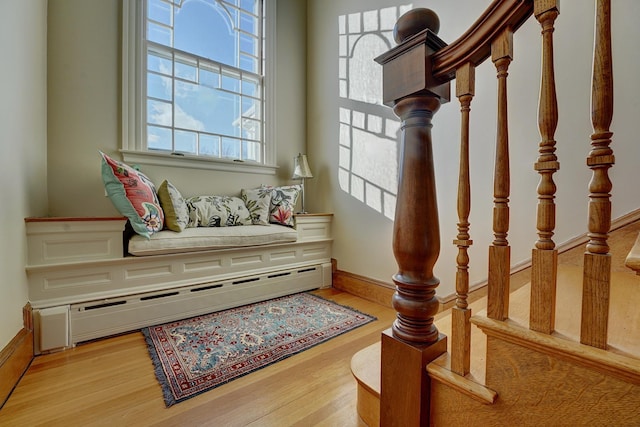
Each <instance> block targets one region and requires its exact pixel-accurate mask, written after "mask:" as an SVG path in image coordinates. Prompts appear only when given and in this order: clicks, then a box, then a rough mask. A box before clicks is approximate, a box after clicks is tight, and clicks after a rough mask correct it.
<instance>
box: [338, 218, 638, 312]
mask: <svg viewBox="0 0 640 427" xmlns="http://www.w3.org/2000/svg"><path fill="white" fill-rule="evenodd" d="M638 220H640V209H636V210H634V211H632V212H629V213H627V214H625V215H623V216H621V217H619V218H617V219H615V220H613V221H612V222H611V231H615V230H618V229H620V228H622V227H625V226H627V225H629V224H631V223H633V222H636V221H638ZM588 241H589V238H588V237H587V233H584V234H581V235H579V236H576V237H574V238H572V239H569V240H567V241H565V242H563V243H561V244H559V245H558V246H557V250H558V253H559V254H561V253H564V252H567V251H569V250H571V249H575V248H577V247H578V246H580V245H584V244H586V243H587V242H588ZM332 263H333V287H334V288H336V289H339V290H341V291H344V292H348V293H350V294H352V295H356V296H358V297H360V298H363V299H366V300H368V301H373V302H375V303H378V304H381V305H384V306H385V307H391V297H392V296H393V293H394V292H395V286H394V285H393V283H391V282H389V283H387V282H383V281H381V280H376V279H371V278H368V277H364V276H360V275H358V274H353V273H349V272H346V271H342V270H339V269H338V268H337V262H336V260H335V259H333V260H332ZM529 267H531V259H527V260H524V261H522V262H520V263H518V264H516V265H514V266H513V267H511V274H512V275H514V274H516V273H520V272H522V271H524V270H527V269H528V268H529ZM528 281H529V280H525V279H523V280H518V281H517V282H514V281H512V287H511V291H512V292H513V291H514V290H516V289H518V288H519V287H520V286H521V285H524V284H526V283H527V282H528ZM486 295H487V281H486V280H483V281H480V282H478V283H475V284H474V285H472V286H471V287H470V288H469V296H468V299H467V301H468V302H470V303H471V302H473V301H476V300H478V299H480V298H482V297H484V296H486ZM439 299H440V311H444V310H448V309H449V308H451V307H453V306H454V305H455V302H456V294H455V293H453V294H450V295H445V296H442V297H439Z"/></svg>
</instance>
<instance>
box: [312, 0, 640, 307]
mask: <svg viewBox="0 0 640 427" xmlns="http://www.w3.org/2000/svg"><path fill="white" fill-rule="evenodd" d="M489 3H490V1H489V0H484V1H478V0H458V1H455V2H452V1H447V0H431V1H424V0H414V1H412V2H409V1H407V2H400V1H397V0H371V1H370V0H366V1H365V0H343V1H340V2H338V1H332V2H327V1H326V0H309V1H308V24H309V25H308V28H309V31H308V59H307V60H308V70H309V71H308V73H309V85H308V88H307V90H308V106H307V108H308V130H307V139H308V151H309V157H310V159H311V160H312V161H313V164H312V167H313V168H314V170H319V171H320V172H321V174H320V175H319V176H317V177H316V178H314V179H312V180H309V181H308V189H309V193H310V196H309V198H308V199H307V200H308V205H309V207H310V208H311V209H312V210H328V211H332V212H334V213H335V214H336V216H335V228H334V230H335V242H334V257H335V258H336V259H337V260H338V268H339V269H341V270H345V271H349V272H352V273H356V274H360V275H363V276H367V277H371V278H375V279H379V280H383V281H386V282H390V278H391V276H392V275H393V274H394V273H395V272H396V271H397V266H396V263H395V259H394V257H393V254H392V251H391V239H392V230H393V221H392V219H391V218H392V217H393V215H392V213H390V212H389V209H388V208H387V207H385V205H384V201H385V200H390V199H391V197H390V195H388V194H385V192H386V190H385V186H388V185H389V181H394V179H395V178H396V175H394V174H395V173H397V172H396V171H397V154H398V153H397V150H398V144H397V143H396V142H395V141H397V135H396V134H395V133H394V132H393V127H392V126H389V127H387V126H386V125H384V126H382V127H381V126H380V123H385V124H386V123H388V120H389V119H392V118H393V116H392V115H391V113H390V110H389V109H388V108H386V107H382V106H381V105H380V101H379V99H380V98H379V97H377V98H376V99H377V101H376V99H372V96H373V95H376V94H379V87H380V81H379V78H380V75H379V71H377V70H376V69H375V67H378V66H377V65H375V66H374V68H371V67H370V66H369V65H366V64H370V63H371V62H372V61H373V58H374V57H375V56H377V55H379V54H380V53H382V52H384V51H386V50H388V49H389V48H390V47H392V46H395V43H392V44H389V45H388V46H385V43H384V37H378V38H377V39H375V37H373V38H372V37H367V38H366V39H365V38H361V36H362V35H363V34H365V33H367V32H370V31H374V32H375V30H376V29H379V30H381V31H382V32H383V33H385V32H386V33H385V34H387V33H388V30H389V28H388V19H389V18H388V17H389V15H390V14H393V13H394V12H396V13H397V14H399V13H401V12H403V11H404V10H406V7H407V6H412V7H429V8H431V9H433V10H435V11H436V12H437V13H438V15H439V17H440V33H439V35H440V37H441V38H443V39H444V40H445V41H446V42H452V41H454V40H455V39H456V38H457V37H459V36H460V35H461V34H462V33H463V32H464V30H466V29H467V28H468V27H469V26H470V25H471V24H472V23H473V22H474V21H475V19H476V18H477V17H478V16H479V15H480V13H481V12H482V11H483V10H484V8H485V7H486V6H487V5H488V4H489ZM613 3H614V4H613V8H614V9H613V22H614V25H613V40H614V78H615V83H614V84H615V88H616V89H615V95H616V97H615V119H614V123H613V124H612V130H613V131H614V142H613V148H614V151H615V153H616V159H617V164H616V166H615V167H614V169H613V170H612V173H611V176H612V179H613V180H614V190H613V218H617V217H620V216H622V215H624V214H625V213H628V212H630V211H632V210H635V209H637V208H638V207H640V190H639V189H638V186H636V185H633V184H627V183H634V182H637V179H638V172H637V170H638V168H637V167H636V166H635V165H634V162H637V160H638V159H639V158H640V144H637V143H636V141H635V138H633V132H634V129H635V126H634V125H635V120H636V119H635V118H637V117H638V114H639V113H640V107H639V105H638V104H639V101H638V89H637V87H638V85H637V84H636V82H635V77H636V76H637V75H638V71H639V70H640V54H639V53H638V51H637V49H635V46H634V43H633V42H632V40H636V39H637V38H638V37H639V36H640V28H639V27H638V26H637V25H634V24H633V22H631V19H632V17H634V16H639V13H640V2H637V1H633V0H618V1H616V2H613ZM593 15H594V2H592V1H580V2H562V4H561V15H560V17H559V18H558V21H557V30H556V32H555V41H556V80H557V84H558V88H559V90H558V98H559V109H560V124H559V126H558V130H557V132H556V140H557V141H558V144H557V147H558V150H557V154H558V157H559V159H560V164H561V169H560V171H559V172H558V173H556V175H555V180H556V183H557V185H558V192H557V206H558V218H557V228H556V236H555V241H556V243H557V244H560V243H562V242H565V241H567V240H569V239H570V238H572V237H575V236H577V235H581V234H583V233H585V232H586V231H587V195H588V182H589V179H590V177H591V173H590V171H589V170H588V169H587V168H586V166H585V158H586V156H587V155H588V152H589V150H590V146H589V142H590V139H589V137H590V134H591V133H592V130H591V124H590V101H589V100H590V95H589V92H590V86H591V62H592V46H593ZM341 17H344V18H341ZM396 18H397V17H396ZM341 19H344V20H345V21H346V22H347V23H349V22H352V23H354V24H357V23H358V21H359V22H360V27H359V31H355V32H349V34H348V35H347V36H346V37H345V39H344V40H345V43H344V45H343V46H341V45H340V43H341V39H340V38H339V33H340V31H341V28H342V27H341V26H340V22H341ZM539 33H540V30H539V24H538V23H537V22H536V21H535V20H534V19H533V18H532V19H531V20H530V21H528V22H527V23H526V24H525V25H524V26H523V28H522V29H520V30H519V32H518V33H517V34H516V36H515V53H514V56H515V59H514V62H513V64H512V65H511V67H510V70H509V73H510V75H509V83H508V84H509V87H508V90H509V94H510V98H509V99H510V105H509V122H510V142H511V174H512V184H511V203H510V205H511V227H510V234H509V241H510V243H511V245H512V247H513V249H512V261H513V263H514V264H516V263H519V262H522V261H524V260H526V259H528V258H530V253H531V252H530V251H531V248H532V246H533V243H534V242H535V240H536V239H537V234H536V229H535V224H536V219H535V210H536V203H537V199H536V198H537V191H536V187H537V184H538V174H537V173H536V172H535V171H534V170H533V164H534V163H535V161H536V159H537V156H538V151H537V150H538V143H539V140H540V136H539V133H538V128H537V100H538V91H539V70H540V62H539V58H540V34H539ZM383 35H384V34H383ZM372 40H377V41H375V42H372ZM357 43H362V44H361V45H360V47H361V48H362V47H363V46H369V47H370V50H369V53H367V56H368V59H369V61H371V62H368V63H367V61H365V60H363V59H362V57H359V56H356V57H349V58H347V59H346V61H347V62H348V63H350V64H351V65H353V66H354V68H352V69H350V68H348V67H347V68H346V71H345V69H342V70H341V68H340V67H341V65H340V64H341V63H340V58H341V57H342V58H346V56H345V55H346V54H347V53H350V52H351V45H352V44H357ZM357 51H358V50H356V52H357ZM345 52H346V53H345ZM360 52H361V50H360ZM362 64H365V65H364V67H361V66H362ZM358 67H361V68H360V69H358ZM341 79H342V80H344V81H347V80H354V81H355V82H354V84H353V85H352V86H351V91H350V92H349V93H348V96H347V97H345V96H344V93H341V87H340V84H341ZM357 80H362V81H363V83H360V84H358V82H357ZM495 80H496V78H495V67H494V66H493V65H492V64H491V63H490V62H488V63H485V64H484V65H483V66H481V67H480V68H479V69H478V70H477V74H476V97H475V99H474V101H473V103H472V106H471V108H472V111H471V127H472V131H471V135H472V142H471V143H472V147H471V158H472V166H471V168H472V171H471V177H472V204H473V207H472V212H471V218H470V221H471V236H472V239H473V240H474V245H473V247H472V248H471V251H470V256H471V282H472V283H475V282H479V281H481V280H482V279H483V278H485V277H486V265H487V247H488V246H489V244H490V242H491V241H492V239H493V236H492V232H491V222H492V219H491V215H492V212H491V211H492V203H493V176H492V169H493V163H494V160H493V159H494V146H495V143H494V141H495V133H496V131H495V129H496V109H495V105H496V92H497V89H496V83H495ZM454 87H455V86H452V89H453V88H454ZM365 92H366V93H365ZM452 92H453V95H454V96H455V90H452ZM341 108H342V109H343V110H342V111H343V112H344V111H345V110H347V111H350V112H352V114H355V115H353V116H349V117H350V120H351V121H352V123H351V125H347V126H344V125H343V126H341V125H340V121H341V120H343V121H344V118H342V117H341ZM354 112H355V113H354ZM459 117H460V114H459V103H458V101H457V100H456V99H455V97H454V99H453V100H452V102H450V103H448V104H445V105H443V106H442V108H441V109H440V111H439V112H438V113H436V115H435V117H434V120H433V123H434V127H433V141H434V147H433V150H434V159H435V171H436V182H437V187H438V204H439V212H440V214H439V216H440V228H441V255H440V259H439V261H438V264H437V265H436V271H435V274H436V276H437V277H439V278H440V279H441V285H440V287H439V289H438V294H439V295H440V296H446V295H449V294H452V293H453V292H455V257H456V255H457V249H456V248H455V247H454V246H453V245H452V244H451V241H452V240H453V239H454V238H455V236H456V233H457V228H456V223H457V220H458V218H457V213H456V192H457V174H458V172H457V171H458V153H459V139H460V137H459V132H460V131H459V129H460V119H459ZM361 120H362V124H363V125H364V126H365V128H366V129H365V130H364V131H363V130H361V129H358V128H359V126H360V121H361ZM354 121H357V123H356V124H354V123H353V122H354ZM385 133H386V135H385ZM345 134H347V135H349V137H347V138H346V140H345ZM389 135H390V136H389ZM341 141H342V145H341ZM345 141H346V142H345ZM345 153H347V154H345ZM345 159H346V161H345ZM341 162H342V163H341ZM339 165H341V166H343V168H344V169H343V170H342V172H341V171H340V168H339ZM349 170H351V171H352V172H353V173H351V174H350V175H349V173H348V172H345V171H349ZM340 174H342V176H343V179H345V178H344V177H345V176H346V177H347V178H350V179H351V181H349V180H346V181H342V182H341V181H340ZM362 175H365V176H364V179H363V180H361V179H360V178H361V177H362ZM345 182H346V184H345ZM354 183H355V185H354ZM362 185H364V191H362V189H361V186H362ZM381 194H382V195H383V198H382V199H381V196H380V195H381ZM391 196H392V195H391ZM381 200H382V201H381Z"/></svg>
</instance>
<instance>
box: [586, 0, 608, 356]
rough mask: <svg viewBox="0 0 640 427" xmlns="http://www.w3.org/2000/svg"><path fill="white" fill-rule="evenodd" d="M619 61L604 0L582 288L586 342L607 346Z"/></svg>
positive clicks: (599, 29) (600, 10)
mask: <svg viewBox="0 0 640 427" xmlns="http://www.w3.org/2000/svg"><path fill="white" fill-rule="evenodd" d="M612 118H613V66H612V56H611V0H598V1H597V6H596V25H595V44H594V52H593V78H592V87H591V122H592V126H593V134H592V135H591V147H592V149H591V151H590V153H589V156H588V157H587V165H588V166H589V168H590V169H591V170H592V178H591V182H590V183H589V233H588V237H589V242H588V243H587V251H586V253H585V255H584V273H583V274H584V276H583V289H582V327H581V330H580V342H581V343H583V344H587V345H590V346H593V347H597V348H602V349H606V348H607V327H608V322H609V319H608V316H609V293H610V282H611V255H610V254H609V244H608V243H607V239H608V237H609V230H610V229H611V200H610V199H611V194H610V192H611V188H612V184H611V180H610V179H609V168H610V167H611V166H612V165H613V164H614V162H615V159H614V156H613V150H612V149H611V148H610V144H611V137H612V136H613V133H612V132H610V131H609V126H610V125H611V120H612Z"/></svg>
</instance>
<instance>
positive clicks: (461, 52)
mask: <svg viewBox="0 0 640 427" xmlns="http://www.w3.org/2000/svg"><path fill="white" fill-rule="evenodd" d="M532 14H533V0H494V1H493V2H492V3H491V4H490V5H489V7H487V9H486V10H485V11H484V12H483V13H482V15H480V17H479V18H478V19H477V20H476V21H475V22H474V24H473V25H472V26H471V27H470V28H469V29H468V30H467V31H466V32H465V33H464V34H462V35H461V36H460V37H459V38H458V39H457V40H455V41H454V42H452V43H451V44H449V45H448V46H446V47H444V48H442V49H440V50H439V51H437V52H436V53H434V54H433V57H432V59H431V61H432V75H433V77H434V79H436V80H438V81H441V82H444V81H450V80H453V79H454V78H455V76H456V70H457V69H459V68H460V67H462V66H463V65H464V64H466V63H471V64H473V65H474V66H477V65H479V64H481V63H482V62H484V60H486V59H487V58H488V57H489V56H490V55H491V42H492V41H493V40H495V39H496V38H497V37H498V36H499V35H500V34H501V33H502V32H503V31H505V30H506V29H508V28H510V29H511V31H512V32H516V30H517V29H518V28H520V26H521V25H522V24H524V23H525V22H526V21H527V19H529V17H531V15H532Z"/></svg>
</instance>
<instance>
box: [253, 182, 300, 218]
mask: <svg viewBox="0 0 640 427" xmlns="http://www.w3.org/2000/svg"><path fill="white" fill-rule="evenodd" d="M263 188H271V187H263ZM300 191H302V185H300V184H296V185H287V186H284V187H273V188H272V191H271V206H270V208H269V222H270V223H272V224H281V225H286V226H288V227H293V226H294V222H293V214H294V212H295V207H296V203H297V202H298V196H299V195H300Z"/></svg>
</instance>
